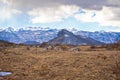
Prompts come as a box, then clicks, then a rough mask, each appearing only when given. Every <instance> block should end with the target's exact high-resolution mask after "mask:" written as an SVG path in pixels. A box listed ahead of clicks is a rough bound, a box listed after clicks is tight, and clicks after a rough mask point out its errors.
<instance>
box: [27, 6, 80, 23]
mask: <svg viewBox="0 0 120 80" xmlns="http://www.w3.org/2000/svg"><path fill="white" fill-rule="evenodd" d="M78 11H79V7H78V6H75V5H61V6H58V7H41V8H36V9H33V10H31V11H29V12H28V14H29V15H30V16H31V17H32V23H50V22H56V21H62V20H63V19H65V18H68V17H70V16H73V15H74V14H75V13H76V12H78Z"/></svg>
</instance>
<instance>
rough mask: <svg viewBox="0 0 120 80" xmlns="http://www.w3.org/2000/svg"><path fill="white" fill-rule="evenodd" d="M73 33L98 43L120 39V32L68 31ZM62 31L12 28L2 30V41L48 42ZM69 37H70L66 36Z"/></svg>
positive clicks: (39, 28)
mask: <svg viewBox="0 0 120 80" xmlns="http://www.w3.org/2000/svg"><path fill="white" fill-rule="evenodd" d="M67 30H68V31H70V32H73V33H74V34H75V35H80V36H81V37H83V38H92V39H94V40H96V41H100V42H104V43H113V42H115V41H116V40H118V39H120V32H105V31H96V32H88V31H78V30H77V29H74V28H72V29H67ZM59 31H60V29H59V30H58V29H50V28H42V27H27V28H20V29H18V30H15V29H13V28H11V27H9V28H6V29H0V40H6V41H9V42H13V43H25V42H27V41H35V42H39V43H42V42H48V41H49V40H51V39H54V38H55V37H57V33H58V32H59ZM65 36H66V37H69V36H68V35H65Z"/></svg>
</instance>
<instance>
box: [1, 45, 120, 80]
mask: <svg viewBox="0 0 120 80" xmlns="http://www.w3.org/2000/svg"><path fill="white" fill-rule="evenodd" d="M119 54H120V51H108V50H99V51H97V50H94V51H92V50H86V51H85V50H83V51H82V50H81V51H77V52H75V51H55V50H43V49H42V48H37V49H36V48H35V47H30V48H29V49H28V47H25V46H22V47H15V48H7V49H5V50H3V51H0V71H10V72H12V74H11V75H9V76H6V77H0V80H117V79H116V75H115V74H114V73H115V72H114V69H115V65H116V64H115V63H116V60H117V58H119V57H118V55H119Z"/></svg>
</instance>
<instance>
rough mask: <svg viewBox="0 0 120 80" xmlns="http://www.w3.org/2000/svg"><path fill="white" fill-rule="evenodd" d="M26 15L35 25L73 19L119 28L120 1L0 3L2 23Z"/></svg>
mask: <svg viewBox="0 0 120 80" xmlns="http://www.w3.org/2000/svg"><path fill="white" fill-rule="evenodd" d="M24 14H25V15H27V16H28V17H29V19H30V20H29V21H30V22H31V23H32V24H36V23H53V22H57V21H63V20H64V19H67V18H69V17H73V18H75V19H76V20H78V21H81V22H96V23H99V24H100V25H102V26H116V27H120V0H0V18H1V20H0V22H3V21H5V20H6V19H9V18H13V17H14V16H19V15H24Z"/></svg>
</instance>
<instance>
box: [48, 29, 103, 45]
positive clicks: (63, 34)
mask: <svg viewBox="0 0 120 80" xmlns="http://www.w3.org/2000/svg"><path fill="white" fill-rule="evenodd" d="M48 43H49V44H51V45H56V44H65V45H102V44H103V43H101V42H99V41H96V40H94V39H92V38H88V37H82V36H80V35H74V34H73V33H72V32H70V31H67V30H65V29H63V30H61V31H59V32H58V36H57V37H56V38H54V39H52V40H50V41H49V42H48Z"/></svg>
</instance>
